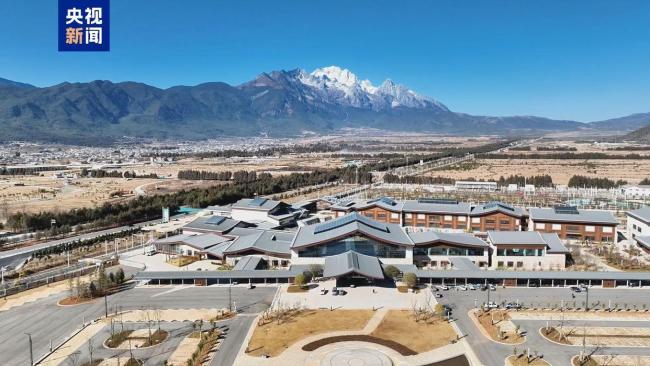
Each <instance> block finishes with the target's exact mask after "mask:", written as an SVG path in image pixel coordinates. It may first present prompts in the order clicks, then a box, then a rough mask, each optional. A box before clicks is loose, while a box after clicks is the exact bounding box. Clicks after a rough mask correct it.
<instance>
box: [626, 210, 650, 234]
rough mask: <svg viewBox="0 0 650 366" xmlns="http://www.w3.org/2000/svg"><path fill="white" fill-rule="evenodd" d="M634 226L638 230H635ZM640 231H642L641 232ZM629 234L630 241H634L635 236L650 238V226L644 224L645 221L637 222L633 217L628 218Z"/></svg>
mask: <svg viewBox="0 0 650 366" xmlns="http://www.w3.org/2000/svg"><path fill="white" fill-rule="evenodd" d="M634 226H636V227H637V229H634ZM639 229H640V231H639ZM627 234H628V236H629V237H628V239H632V237H633V236H648V235H650V225H648V224H646V223H644V222H643V221H640V220H637V219H635V218H634V217H632V216H629V215H628V216H627Z"/></svg>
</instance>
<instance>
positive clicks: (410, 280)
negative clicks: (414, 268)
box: [404, 272, 418, 288]
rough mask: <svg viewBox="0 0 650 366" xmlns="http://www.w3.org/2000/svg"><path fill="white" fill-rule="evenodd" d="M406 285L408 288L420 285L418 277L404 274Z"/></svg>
mask: <svg viewBox="0 0 650 366" xmlns="http://www.w3.org/2000/svg"><path fill="white" fill-rule="evenodd" d="M404 283H405V284H406V286H408V287H411V288H413V287H415V285H417V283H418V276H416V275H415V273H413V272H407V273H405V274H404Z"/></svg>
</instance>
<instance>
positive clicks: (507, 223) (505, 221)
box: [499, 220, 510, 225]
mask: <svg viewBox="0 0 650 366" xmlns="http://www.w3.org/2000/svg"><path fill="white" fill-rule="evenodd" d="M499 222H500V223H501V225H510V220H501V221H499Z"/></svg>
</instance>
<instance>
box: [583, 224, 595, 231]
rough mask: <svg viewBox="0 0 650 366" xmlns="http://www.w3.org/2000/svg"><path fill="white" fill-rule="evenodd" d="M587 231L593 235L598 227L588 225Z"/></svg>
mask: <svg viewBox="0 0 650 366" xmlns="http://www.w3.org/2000/svg"><path fill="white" fill-rule="evenodd" d="M585 231H586V232H588V233H593V232H594V231H596V227H595V226H591V225H587V226H585Z"/></svg>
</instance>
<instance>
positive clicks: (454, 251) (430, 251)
mask: <svg viewBox="0 0 650 366" xmlns="http://www.w3.org/2000/svg"><path fill="white" fill-rule="evenodd" d="M483 250H484V249H483V248H457V247H445V246H439V247H430V248H423V247H416V248H413V255H446V256H461V255H476V256H481V255H483Z"/></svg>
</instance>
